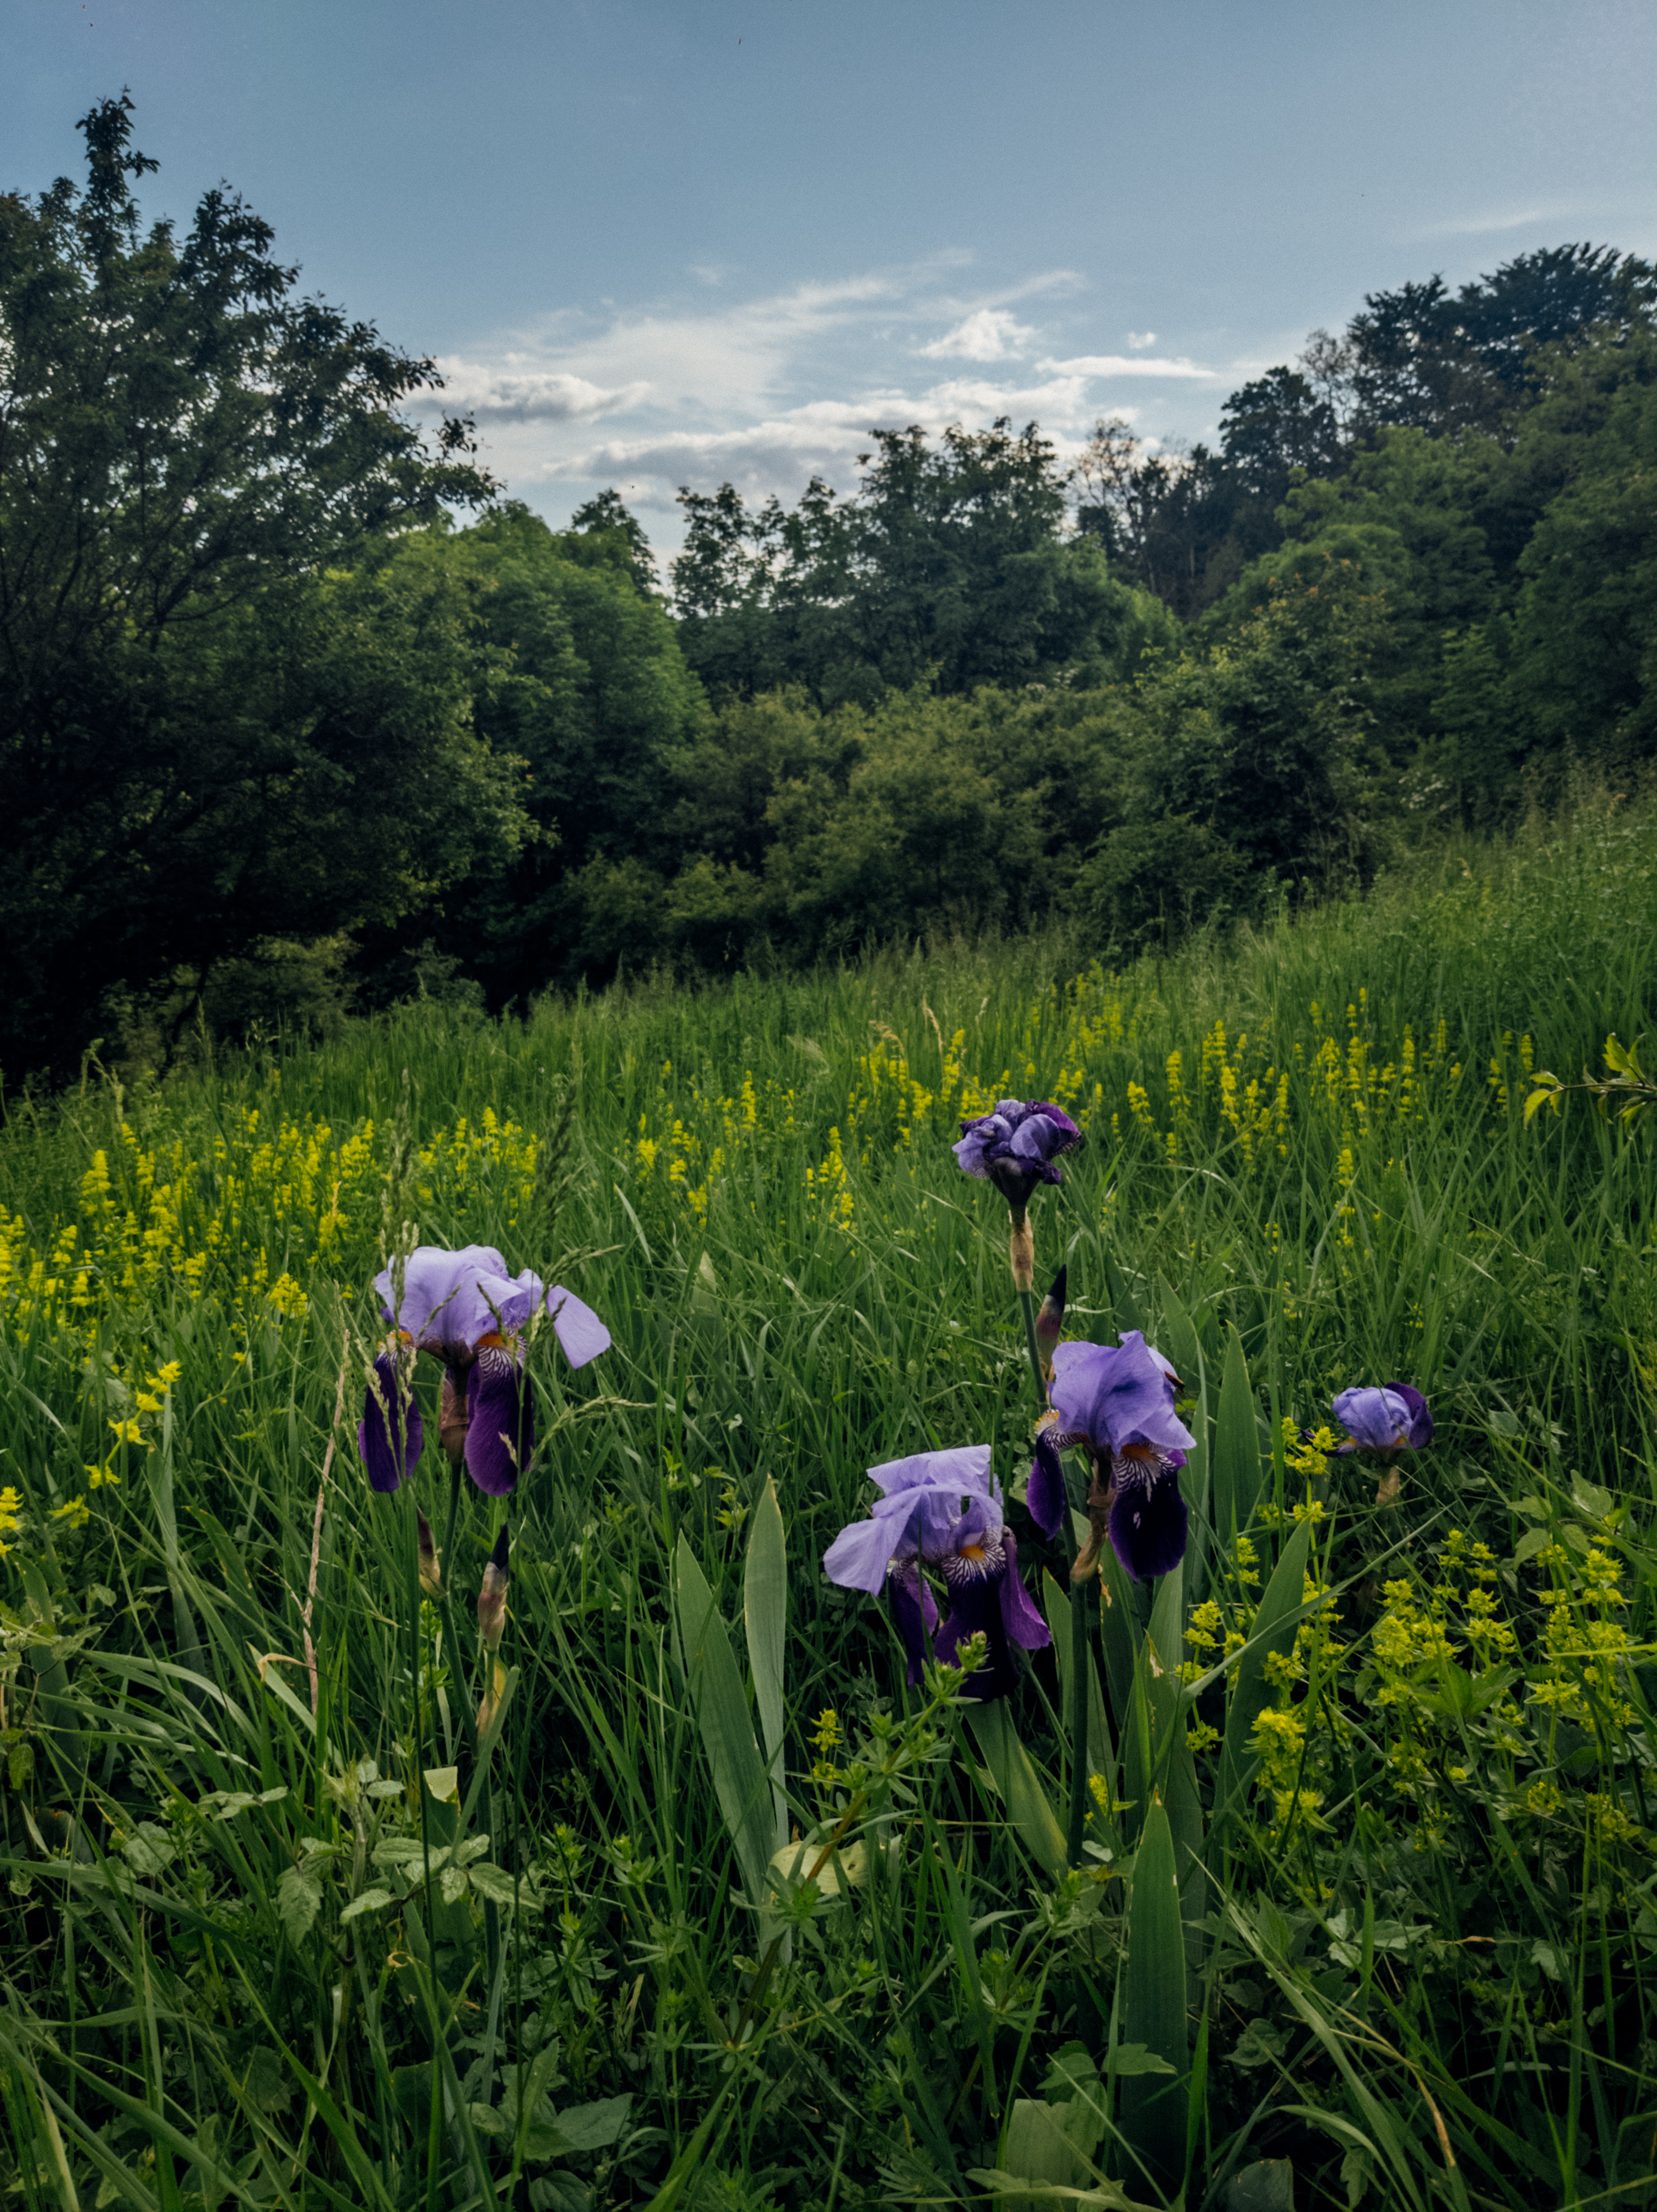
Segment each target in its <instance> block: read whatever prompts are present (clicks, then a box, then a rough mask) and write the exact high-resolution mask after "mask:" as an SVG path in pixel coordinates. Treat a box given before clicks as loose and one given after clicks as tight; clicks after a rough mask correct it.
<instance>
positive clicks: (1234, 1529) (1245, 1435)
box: [1213, 1325, 1260, 1548]
mask: <svg viewBox="0 0 1657 2212" xmlns="http://www.w3.org/2000/svg"><path fill="white" fill-rule="evenodd" d="M1213 1495H1214V1528H1215V1537H1216V1539H1217V1540H1218V1541H1219V1543H1220V1545H1221V1547H1222V1548H1223V1547H1226V1546H1228V1545H1229V1544H1230V1543H1231V1542H1232V1541H1233V1539H1234V1537H1235V1536H1237V1535H1238V1534H1240V1532H1241V1531H1242V1530H1243V1529H1245V1528H1247V1526H1248V1524H1249V1519H1250V1516H1251V1515H1252V1513H1253V1511H1254V1507H1255V1503H1256V1500H1257V1499H1258V1497H1259V1495H1260V1431H1259V1427H1258V1424H1257V1422H1256V1420H1255V1415H1254V1392H1253V1390H1252V1389H1251V1388H1250V1385H1249V1379H1248V1362H1247V1360H1246V1359H1245V1358H1244V1357H1243V1340H1242V1338H1241V1337H1240V1336H1239V1335H1238V1334H1237V1330H1236V1328H1235V1326H1234V1325H1233V1326H1232V1327H1230V1328H1228V1329H1227V1331H1226V1370H1225V1376H1224V1379H1223V1380H1222V1381H1221V1385H1220V1414H1219V1419H1217V1420H1216V1421H1215V1425H1214V1477H1213Z"/></svg>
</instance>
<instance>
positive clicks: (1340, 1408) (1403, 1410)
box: [1335, 1383, 1433, 1452]
mask: <svg viewBox="0 0 1657 2212" xmlns="http://www.w3.org/2000/svg"><path fill="white" fill-rule="evenodd" d="M1335 1419H1337V1421H1339V1422H1340V1424H1341V1425H1342V1426H1343V1428H1344V1429H1345V1430H1346V1431H1347V1433H1348V1435H1349V1437H1350V1439H1351V1441H1350V1443H1344V1444H1343V1445H1342V1446H1341V1449H1342V1450H1343V1451H1373V1452H1395V1451H1420V1450H1421V1449H1422V1447H1423V1446H1424V1445H1427V1444H1430V1443H1432V1441H1433V1416H1432V1414H1431V1413H1429V1411H1428V1407H1427V1401H1426V1399H1425V1398H1423V1397H1422V1395H1421V1393H1420V1391H1419V1390H1416V1389H1411V1387H1410V1384H1409V1383H1388V1384H1387V1385H1386V1389H1377V1388H1376V1387H1375V1386H1374V1384H1373V1383H1363V1384H1356V1385H1355V1386H1354V1387H1353V1388H1352V1389H1349V1390H1343V1391H1342V1392H1341V1394H1340V1395H1339V1397H1337V1399H1336V1401H1335Z"/></svg>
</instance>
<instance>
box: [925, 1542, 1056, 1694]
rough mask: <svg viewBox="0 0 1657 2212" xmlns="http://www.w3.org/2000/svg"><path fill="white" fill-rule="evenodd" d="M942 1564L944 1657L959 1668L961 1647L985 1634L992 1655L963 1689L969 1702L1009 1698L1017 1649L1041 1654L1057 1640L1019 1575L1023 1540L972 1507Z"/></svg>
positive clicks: (1015, 1679) (941, 1637)
mask: <svg viewBox="0 0 1657 2212" xmlns="http://www.w3.org/2000/svg"><path fill="white" fill-rule="evenodd" d="M938 1565H939V1566H940V1567H941V1569H942V1571H943V1578H944V1583H945V1585H946V1587H947V1589H948V1592H949V1612H948V1614H947V1617H946V1619H945V1620H944V1623H943V1626H941V1628H940V1629H939V1631H938V1639H937V1650H938V1656H939V1658H940V1659H941V1660H942V1662H944V1664H945V1665H946V1666H952V1667H953V1665H954V1664H955V1655H956V1653H957V1652H958V1650H959V1649H960V1646H961V1645H962V1644H965V1643H966V1642H967V1641H968V1639H969V1638H972V1637H974V1636H978V1635H982V1636H983V1637H984V1638H985V1639H986V1640H987V1642H988V1644H989V1646H990V1653H989V1656H988V1658H987V1659H986V1660H985V1662H984V1665H983V1666H982V1667H980V1668H978V1670H977V1672H976V1673H975V1674H971V1675H969V1676H968V1678H967V1680H966V1683H965V1684H964V1685H963V1687H964V1688H965V1690H966V1695H967V1696H968V1697H969V1698H978V1699H990V1698H1004V1697H1006V1696H1007V1695H1008V1692H1010V1691H1012V1690H1014V1689H1016V1688H1017V1686H1018V1679H1019V1669H1018V1662H1017V1661H1016V1660H1015V1659H1014V1656H1013V1647H1014V1645H1016V1646H1017V1647H1018V1648H1019V1649H1020V1650H1022V1651H1039V1650H1041V1649H1042V1647H1043V1646H1044V1645H1045V1644H1051V1642H1052V1640H1053V1639H1052V1637H1051V1634H1050V1632H1049V1631H1048V1627H1047V1624H1046V1622H1045V1620H1043V1619H1042V1617H1041V1615H1040V1614H1039V1613H1038V1612H1037V1611H1036V1609H1035V1607H1034V1606H1033V1605H1032V1603H1031V1602H1030V1594H1029V1592H1028V1591H1027V1590H1026V1589H1025V1587H1024V1581H1023V1577H1021V1576H1020V1573H1019V1547H1018V1541H1017V1539H1016V1538H1015V1537H1014V1534H1013V1532H1012V1530H1011V1529H1010V1528H1007V1527H1006V1526H1005V1525H1004V1524H1002V1523H997V1522H993V1521H992V1520H991V1519H990V1516H989V1514H988V1513H987V1512H986V1511H985V1510H984V1507H983V1506H982V1505H981V1504H975V1505H970V1506H969V1507H968V1508H967V1510H966V1512H965V1513H963V1514H962V1516H961V1517H960V1519H959V1522H957V1523H956V1524H955V1528H954V1530H953V1536H952V1541H951V1543H950V1546H949V1548H948V1550H947V1552H945V1553H944V1554H943V1556H942V1557H941V1559H939V1561H938Z"/></svg>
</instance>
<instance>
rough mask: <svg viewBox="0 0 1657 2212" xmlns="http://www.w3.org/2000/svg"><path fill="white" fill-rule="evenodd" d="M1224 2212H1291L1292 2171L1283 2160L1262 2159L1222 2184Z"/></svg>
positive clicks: (1293, 2179) (1292, 2195) (1292, 2204)
mask: <svg viewBox="0 0 1657 2212" xmlns="http://www.w3.org/2000/svg"><path fill="white" fill-rule="evenodd" d="M1226 2212H1295V2168H1294V2166H1293V2165H1292V2164H1291V2163H1290V2161H1289V2160H1288V2159H1286V2158H1263V2159H1259V2160H1257V2161H1256V2162H1255V2164H1254V2165H1252V2166H1244V2167H1243V2169H1242V2171H1241V2172H1240V2173H1234V2174H1233V2175H1232V2177H1231V2179H1230V2180H1229V2181H1228V2183H1227V2184H1226Z"/></svg>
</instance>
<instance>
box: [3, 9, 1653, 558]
mask: <svg viewBox="0 0 1657 2212" xmlns="http://www.w3.org/2000/svg"><path fill="white" fill-rule="evenodd" d="M0 41H3V45H0V52H3V58H4V63H5V66H4V68H3V70H0V189H6V188H18V187H21V188H22V189H24V190H27V191H35V190H38V189H40V187H41V186H43V185H45V184H46V182H47V181H48V180H49V179H51V178H52V176H54V175H57V174H59V173H64V172H68V173H72V174H73V173H78V171H79V151H80V142H79V139H78V138H77V137H76V132H75V130H74V127H73V126H74V123H75V119H76V117H77V116H78V115H80V114H81V113H82V112H84V110H85V108H86V107H87V106H88V105H89V104H90V102H91V101H92V100H94V98H96V97H98V96H99V95H101V94H104V93H106V92H111V91H115V90H118V89H119V88H120V87H121V86H122V85H123V84H125V85H128V86H130V87H131V92H132V95H133V98H134V100H135V101H136V103H137V134H136V135H137V143H139V144H140V145H141V146H142V147H143V149H144V150H145V151H146V152H148V153H149V154H152V155H156V156H157V157H158V158H159V159H160V161H161V164H162V167H161V173H160V175H159V177H156V178H150V179H146V180H145V185H144V192H145V201H146V205H147V206H149V207H152V208H154V209H155V210H157V211H161V210H165V211H169V212H173V213H175V214H177V215H179V216H186V215H187V213H188V210H189V209H190V207H191V205H192V204H193V202H194V199H195V197H196V196H197V195H198V193H199V192H200V191H202V190H203V189H204V187H206V186H207V185H210V184H213V183H216V182H217V181H218V180H219V179H228V181H229V182H230V183H231V184H232V185H235V187H236V188H237V189H239V190H240V191H241V192H242V193H243V194H244V196H245V197H247V199H248V200H249V201H250V202H251V203H252V204H253V206H254V207H255V208H257V209H258V210H259V212H260V213H261V214H262V215H263V216H265V217H266V218H267V219H268V220H269V221H270V222H272V223H273V224H274V226H275V228H276V231H277V246H278V250H279V251H280V252H282V254H283V257H284V258H288V259H291V260H294V261H296V262H298V263H300V264H302V272H303V283H304V284H305V286H306V287H307V289H314V290H316V291H320V292H321V293H323V294H325V295H326V296H328V297H329V298H331V299H333V300H335V301H338V302H340V303H341V304H343V305H344V307H346V308H348V309H349V310H350V312H351V313H353V314H356V315H359V316H362V317H366V318H369V319H372V320H374V321H375V322H377V323H378V324H379V325H381V329H382V330H383V331H385V332H386V333H387V336H388V337H392V338H393V339H394V340H396V341H397V342H398V343H401V344H403V345H405V346H408V347H411V348H413V349H418V350H420V351H423V352H430V353H433V354H436V356H439V358H440V359H441V360H442V362H443V364H444V367H445V369H446V371H447V373H448V377H449V379H450V394H449V396H450V398H451V399H452V400H454V401H459V402H460V403H463V404H465V405H466V406H467V407H468V408H470V409H471V410H473V411H474V412H475V413H476V415H477V417H478V427H479V430H480V433H481V435H482V436H483V438H484V443H485V451H486V457H487V459H488V460H489V462H490V465H491V466H492V467H493V468H494V469H495V470H496V472H497V473H498V474H499V475H501V476H502V477H504V478H505V479H506V480H507V482H508V483H509V486H510V488H511V489H512V490H513V492H514V493H515V494H516V495H518V496H520V497H521V498H524V499H526V500H527V501H529V502H530V504H531V505H532V506H533V507H537V508H539V510H541V511H542V512H543V513H545V514H546V515H547V516H548V517H549V519H551V520H553V521H555V522H557V521H561V520H564V519H565V518H566V517H567V516H568V515H569V513H570V512H571V510H572V509H573V508H574V507H576V505H577V504H578V503H579V502H580V501H581V500H582V499H583V498H585V497H586V496H588V494H589V493H590V492H591V491H593V490H594V489H596V488H598V487H599V486H600V485H602V484H606V483H615V484H617V485H618V486H619V487H621V488H622V489H623V490H624V493H625V495H626V496H627V497H628V498H629V500H630V501H631V503H632V504H634V505H635V507H637V511H638V512H639V513H640V515H641V517H642V519H643V521H644V523H645V526H646V527H647V529H648V530H649V532H650V533H651V535H652V537H653V538H654V539H655V541H656V542H657V544H660V545H663V546H670V545H671V544H673V541H674V540H675V539H676V538H677V537H678V534H679V532H678V518H677V513H676V509H675V507H674V503H673V488H674V486H675V485H676V484H678V483H685V482H689V483H693V484H696V485H698V486H699V487H702V488H704V489H712V487H713V486H714V485H715V484H716V483H718V482H719V481H720V480H721V479H722V478H723V477H730V478H731V479H732V480H733V481H734V482H735V483H737V484H738V485H739V486H740V488H741V489H743V490H744V492H745V493H747V494H750V495H763V494H764V493H765V492H768V491H771V490H776V491H777V492H779V493H780V494H782V495H783V496H784V497H785V498H789V497H792V496H793V495H795V493H797V491H798V490H799V489H800V488H801V485H802V484H803V483H804V482H805V480H806V478H807V476H808V475H809V474H810V473H811V472H812V471H813V470H819V471H822V472H824V473H825V474H826V475H827V477H829V480H830V481H831V482H832V483H835V484H837V485H838V487H839V488H840V489H848V488H849V487H850V484H851V483H853V481H854V479H855V467H854V464H853V459H852V456H853V455H854V454H856V453H858V452H860V451H862V450H863V449H864V447H865V446H866V443H867V435H868V430H869V429H870V428H872V427H874V425H877V424H879V425H882V426H885V425H889V424H902V423H907V422H922V423H925V424H927V425H929V426H932V427H941V425H942V424H943V423H945V422H949V421H952V420H959V421H961V422H966V423H969V424H972V425H977V424H981V423H983V422H988V421H989V420H990V418H991V417H992V416H996V415H998V414H1008V415H1011V416H1014V418H1015V420H1017V421H1018V422H1024V421H1025V420H1027V419H1029V418H1030V417H1032V416H1033V417H1034V418H1036V419H1037V420H1039V422H1041V423H1042V425H1043V426H1044V428H1046V429H1047V430H1048V431H1049V432H1050V433H1051V435H1054V436H1055V438H1056V439H1057V441H1058V442H1059V443H1060V445H1061V447H1062V448H1067V449H1068V448H1069V447H1071V446H1073V445H1074V444H1075V442H1076V441H1080V440H1081V438H1083V437H1085V435H1087V429H1088V428H1089V427H1090V426H1091V424H1092V423H1093V421H1094V420H1096V419H1097V418H1098V417H1099V416H1101V415H1105V414H1125V415H1127V416H1129V417H1130V419H1131V420H1132V421H1133V422H1134V424H1135V426H1136V428H1137V429H1138V430H1139V432H1140V433H1141V434H1142V435H1144V436H1146V437H1148V438H1154V439H1165V438H1171V437H1183V438H1186V439H1191V438H1196V437H1199V436H1203V435H1212V433H1213V431H1214V429H1215V425H1216V423H1217V421H1218V415H1219V408H1220V404H1221V401H1222V400H1223V398H1225V395H1226V394H1227V392H1229V391H1230V390H1232V389H1233V388H1234V386H1235V385H1236V384H1238V383H1239V382H1240V381H1242V380H1244V379H1245V378H1246V377H1247V376H1249V375H1251V374H1258V371H1259V370H1260V369H1261V368H1264V367H1265V366H1267V365H1269V364H1270V363H1271V362H1276V361H1282V360H1287V359H1289V358H1291V357H1292V356H1293V355H1294V354H1295V352H1296V351H1297V350H1298V349H1299V348H1300V347H1301V344H1302V343H1304V340H1305V337H1306V335H1307V331H1309V330H1310V329H1312V328H1313V327H1314V326H1318V325H1324V326H1327V327H1331V328H1338V327H1339V326H1340V325H1342V324H1343V323H1344V322H1345V320H1346V319H1347V318H1348V317H1349V315H1350V314H1351V313H1353V312H1354V311H1355V308H1356V307H1358V306H1359V305H1360V303H1361V300H1362V295H1363V294H1364V293H1365V292H1366V291H1371V290H1375V289H1380V288H1381V287H1385V286H1388V285H1392V284H1396V283H1401V282H1402V281H1404V279H1406V278H1409V277H1412V276H1427V275H1429V274H1430V273H1431V272H1432V271H1434V270H1441V271H1442V272H1443V274H1444V275H1445V276H1447V278H1448V279H1450V280H1451V281H1452V282H1460V281H1462V280H1464V279H1465V278H1467V277H1468V276H1474V275H1476V274H1477V273H1478V272H1479V271H1481V270H1487V269H1489V268H1491V267H1493V266H1494V265H1495V264H1496V263H1497V262H1499V261H1501V260H1503V259H1506V258H1508V257H1509V256H1511V255H1512V254H1514V253H1517V252H1524V251H1526V250H1527V249H1529V248H1531V247H1533V246H1542V245H1552V244H1556V243H1558V242H1559V241H1561V240H1564V239H1576V238H1588V239H1592V240H1594V241H1596V242H1610V243H1611V244H1614V245H1617V246H1620V247H1623V248H1624V249H1628V250H1632V251H1635V252H1642V253H1644V254H1646V255H1648V256H1657V128H1654V125H1653V117H1654V114H1657V6H1654V5H1653V4H1652V0H1569V3H1568V4H1561V3H1560V0H1430V4H1429V3H1428V0H1365V4H1362V5H1358V4H1343V0H1326V4H1322V5H1309V4H1308V5H1303V4H1299V0H1131V4H1128V0H1124V4H1115V5H1112V4H1106V0H1094V4H1087V5H1084V4H1079V0H1024V4H1022V5H1021V6H1017V7H1009V6H1005V5H1003V6H1001V7H991V6H989V5H985V4H981V0H880V4H878V5H876V4H866V0H718V4H706V0H672V3H671V4H668V3H667V0H605V4H602V5H597V4H566V0H534V3H533V4H531V0H467V4H466V5H457V4H454V0H447V3H446V4H444V3H443V0H400V4H398V5H395V6H393V5H390V4H387V0H84V4H83V0H0Z"/></svg>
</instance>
